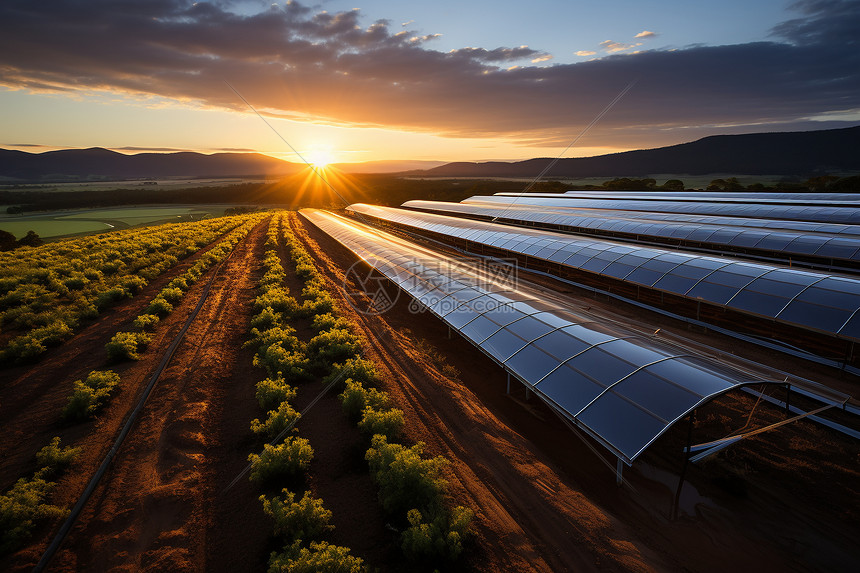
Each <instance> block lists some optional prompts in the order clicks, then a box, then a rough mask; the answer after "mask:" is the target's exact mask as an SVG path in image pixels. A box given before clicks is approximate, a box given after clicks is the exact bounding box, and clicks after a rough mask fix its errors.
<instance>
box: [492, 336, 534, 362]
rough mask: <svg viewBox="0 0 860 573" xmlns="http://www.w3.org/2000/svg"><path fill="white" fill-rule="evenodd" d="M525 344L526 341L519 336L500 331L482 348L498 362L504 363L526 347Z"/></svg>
mask: <svg viewBox="0 0 860 573" xmlns="http://www.w3.org/2000/svg"><path fill="white" fill-rule="evenodd" d="M525 344H526V341H525V340H523V339H522V338H520V337H519V336H515V335H514V334H513V333H512V332H510V331H509V330H500V331H499V332H497V333H496V334H494V335H493V336H491V337H490V338H488V339H487V340H485V341H484V343H483V344H482V345H481V346H482V347H483V349H484V350H486V351H487V352H489V353H490V355H492V356H494V357H495V358H496V359H497V360H499V361H501V362H504V361H505V360H507V359H508V358H510V357H511V355H512V354H513V353H514V352H516V351H517V350H519V349H520V348H522V347H523V346H525Z"/></svg>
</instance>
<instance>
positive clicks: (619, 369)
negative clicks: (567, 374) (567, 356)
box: [569, 346, 636, 386]
mask: <svg viewBox="0 0 860 573" xmlns="http://www.w3.org/2000/svg"><path fill="white" fill-rule="evenodd" d="M600 348H601V347H600V346H595V347H594V348H590V349H588V350H586V351H585V352H583V353H582V354H579V355H577V356H575V357H574V358H572V359H571V360H570V362H569V364H570V365H571V366H573V367H574V368H576V369H577V370H579V371H580V372H582V373H583V374H586V375H588V376H590V377H591V378H594V379H595V380H597V381H598V382H600V383H602V384H605V385H607V386H608V385H610V384H614V383H615V382H618V381H619V380H620V379H622V378H624V377H625V376H627V375H628V374H630V373H631V372H633V371H634V370H635V369H636V367H635V366H634V365H632V364H630V363H628V362H625V361H623V360H620V359H619V358H618V357H617V356H614V355H612V354H609V353H608V352H604V351H603V350H601V349H600Z"/></svg>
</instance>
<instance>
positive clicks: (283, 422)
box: [251, 402, 300, 438]
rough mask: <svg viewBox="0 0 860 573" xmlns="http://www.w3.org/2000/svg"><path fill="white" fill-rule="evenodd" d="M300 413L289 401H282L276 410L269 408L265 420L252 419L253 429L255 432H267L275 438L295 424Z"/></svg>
mask: <svg viewBox="0 0 860 573" xmlns="http://www.w3.org/2000/svg"><path fill="white" fill-rule="evenodd" d="M299 416H300V414H299V413H298V412H296V411H295V410H294V409H293V407H292V406H291V405H290V403H289V402H281V404H280V405H279V406H278V408H277V409H276V410H269V413H268V417H267V418H266V421H265V422H260V420H259V419H254V420H252V421H251V431H252V432H254V433H255V434H266V435H267V436H269V437H270V438H274V437H275V436H277V435H279V434H280V433H281V432H283V431H284V430H286V429H287V428H289V427H290V426H292V425H294V424H295V423H296V422H297V421H298V419H299Z"/></svg>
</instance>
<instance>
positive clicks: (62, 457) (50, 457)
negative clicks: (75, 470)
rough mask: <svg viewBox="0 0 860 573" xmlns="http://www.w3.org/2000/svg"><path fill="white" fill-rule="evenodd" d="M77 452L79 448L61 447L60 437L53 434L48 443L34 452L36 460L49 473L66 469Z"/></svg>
mask: <svg viewBox="0 0 860 573" xmlns="http://www.w3.org/2000/svg"><path fill="white" fill-rule="evenodd" d="M79 453H81V448H74V447H72V446H68V447H65V448H63V447H61V446H60V437H59V436H55V437H54V439H53V440H51V443H50V444H48V445H47V446H45V447H44V448H42V449H41V450H39V451H38V452H37V453H36V462H37V463H38V464H39V465H40V466H42V467H44V468H45V469H47V470H48V471H49V472H50V473H51V474H54V473H59V472H61V471H63V470H64V469H66V468H67V467H68V466H69V464H71V463H72V462H73V461H74V460H75V458H76V457H77V456H78V454H79Z"/></svg>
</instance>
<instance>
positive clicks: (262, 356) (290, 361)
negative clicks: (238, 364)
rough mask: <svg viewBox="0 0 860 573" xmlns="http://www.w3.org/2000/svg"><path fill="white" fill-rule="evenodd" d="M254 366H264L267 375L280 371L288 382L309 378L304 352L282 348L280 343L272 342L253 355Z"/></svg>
mask: <svg viewBox="0 0 860 573" xmlns="http://www.w3.org/2000/svg"><path fill="white" fill-rule="evenodd" d="M254 366H260V367H263V368H265V369H266V370H267V371H268V373H269V375H270V376H271V375H273V374H276V373H278V372H280V373H281V374H282V376H283V377H284V379H286V380H289V381H290V382H302V381H305V380H309V379H310V378H311V375H310V373H309V372H308V368H309V363H308V359H307V357H306V356H305V353H304V352H301V351H290V350H286V349H284V348H283V347H282V346H281V345H280V344H272V345H271V346H268V347H265V350H263V351H262V352H258V353H257V355H256V356H254Z"/></svg>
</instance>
